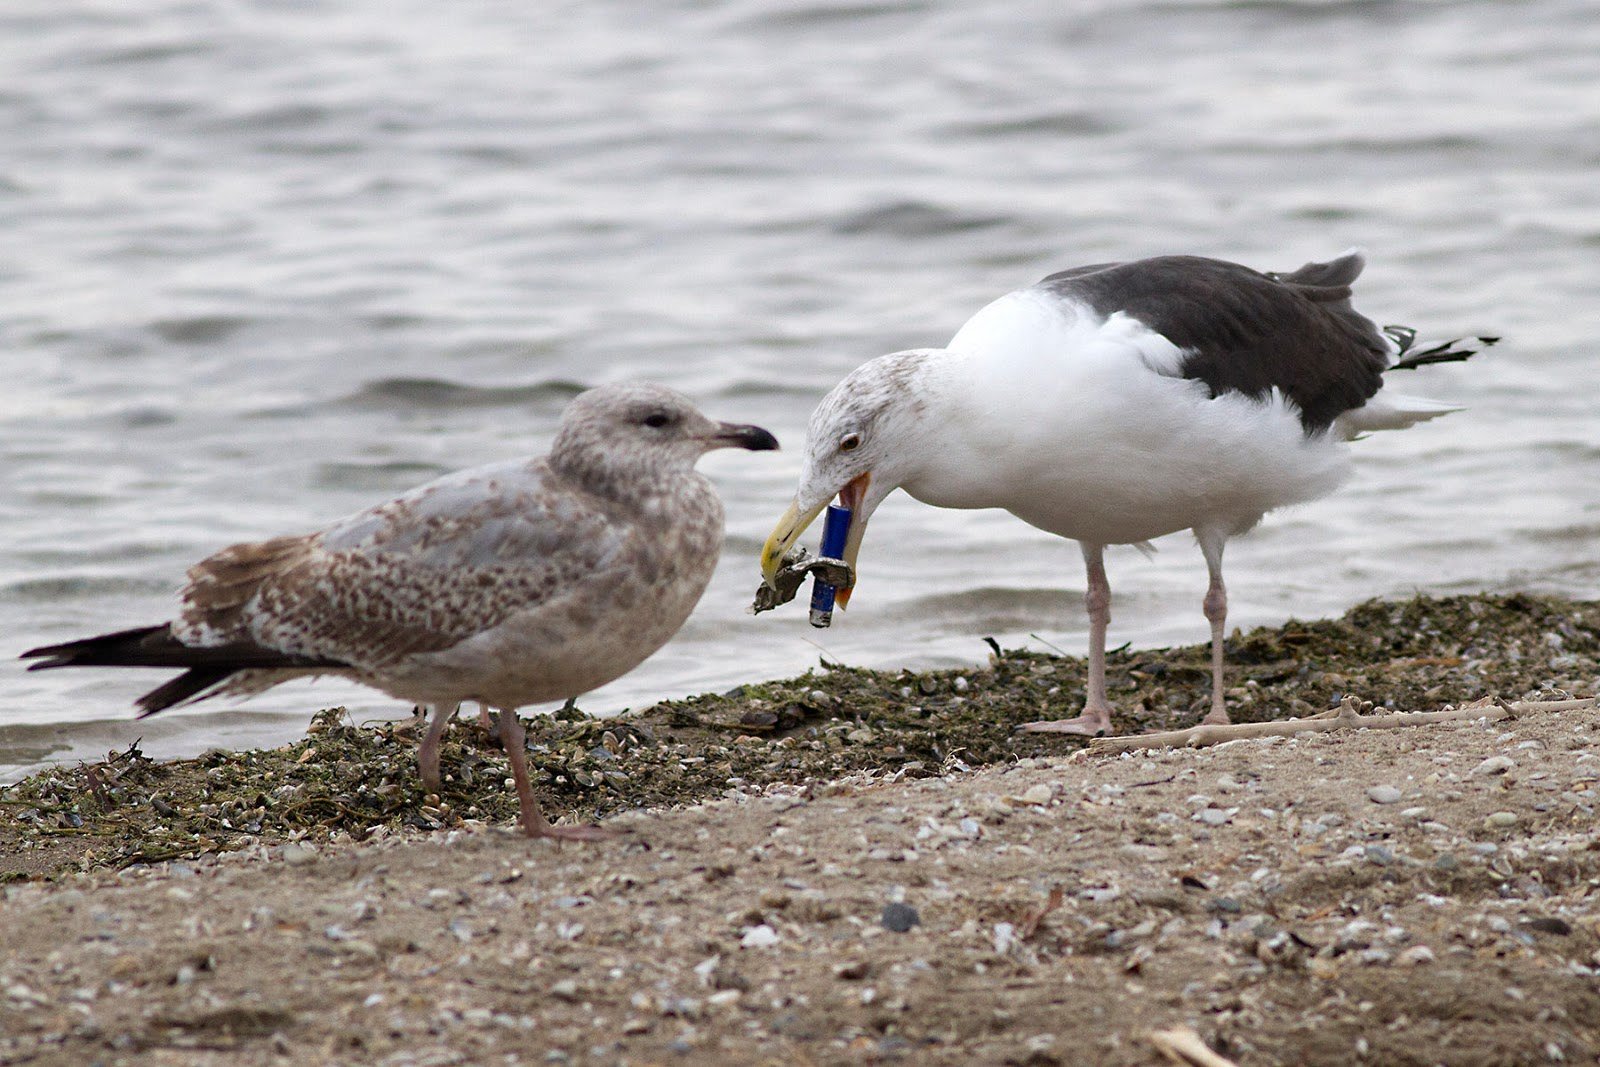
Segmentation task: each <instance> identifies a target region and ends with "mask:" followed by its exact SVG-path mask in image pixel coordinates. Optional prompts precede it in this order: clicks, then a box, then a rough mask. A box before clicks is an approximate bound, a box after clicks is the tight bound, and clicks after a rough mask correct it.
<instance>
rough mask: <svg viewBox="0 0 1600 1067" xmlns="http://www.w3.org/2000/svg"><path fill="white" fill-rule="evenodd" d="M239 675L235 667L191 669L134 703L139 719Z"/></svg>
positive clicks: (180, 702) (164, 709)
mask: <svg viewBox="0 0 1600 1067" xmlns="http://www.w3.org/2000/svg"><path fill="white" fill-rule="evenodd" d="M236 673H237V670H236V668H233V667H191V668H190V669H188V670H186V671H184V672H183V673H182V674H180V675H178V676H177V677H176V678H174V679H173V680H172V681H170V682H168V683H166V684H165V685H160V686H157V687H156V688H154V689H152V690H150V692H148V693H146V694H145V695H144V696H142V697H140V698H139V699H138V700H136V701H135V702H134V707H136V708H138V709H139V718H141V719H142V718H144V717H145V716H147V715H154V714H155V713H156V712H158V711H166V710H167V709H168V708H170V707H172V706H173V705H174V704H182V703H183V702H184V701H185V700H188V699H189V698H190V697H193V696H196V695H198V694H200V693H203V692H205V691H206V690H207V689H210V688H211V687H212V686H214V685H217V684H218V683H220V682H223V681H226V680H227V679H228V678H231V677H233V675H234V674H236Z"/></svg>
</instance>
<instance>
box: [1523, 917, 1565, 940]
mask: <svg viewBox="0 0 1600 1067" xmlns="http://www.w3.org/2000/svg"><path fill="white" fill-rule="evenodd" d="M1522 925H1523V926H1524V927H1526V928H1527V929H1529V930H1533V931H1536V932H1538V933H1541V934H1555V935H1556V936H1557V937H1566V936H1568V935H1569V934H1571V933H1572V926H1571V924H1570V923H1568V922H1567V921H1566V920H1565V919H1558V918H1556V917H1555V916H1554V915H1541V916H1539V918H1537V919H1529V920H1528V921H1527V922H1525V923H1523V924H1522Z"/></svg>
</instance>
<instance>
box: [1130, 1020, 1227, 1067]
mask: <svg viewBox="0 0 1600 1067" xmlns="http://www.w3.org/2000/svg"><path fill="white" fill-rule="evenodd" d="M1146 1040H1148V1041H1149V1042H1150V1044H1152V1045H1154V1046H1155V1048H1156V1051H1157V1052H1160V1053H1161V1054H1162V1055H1163V1056H1165V1057H1167V1059H1169V1060H1171V1061H1172V1062H1173V1063H1177V1064H1184V1065H1185V1067H1237V1065H1236V1064H1235V1063H1234V1062H1233V1061H1232V1060H1230V1059H1227V1058H1225V1057H1223V1056H1219V1055H1217V1054H1216V1053H1215V1052H1212V1051H1211V1049H1210V1048H1209V1047H1208V1046H1207V1045H1206V1043H1205V1042H1204V1041H1202V1040H1200V1035H1199V1034H1197V1033H1195V1032H1194V1031H1193V1030H1191V1029H1189V1028H1188V1027H1187V1026H1176V1027H1173V1028H1172V1029H1170V1030H1152V1031H1151V1032H1150V1034H1149V1035H1148V1036H1147V1038H1146Z"/></svg>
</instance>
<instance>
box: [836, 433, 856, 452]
mask: <svg viewBox="0 0 1600 1067" xmlns="http://www.w3.org/2000/svg"><path fill="white" fill-rule="evenodd" d="M860 447H861V435H860V434H858V433H847V434H845V435H844V436H843V437H841V438H839V451H840V452H854V451H855V450H856V449H858V448H860Z"/></svg>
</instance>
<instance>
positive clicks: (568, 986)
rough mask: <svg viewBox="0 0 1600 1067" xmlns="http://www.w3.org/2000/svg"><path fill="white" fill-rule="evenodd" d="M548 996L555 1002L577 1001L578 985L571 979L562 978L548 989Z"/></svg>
mask: <svg viewBox="0 0 1600 1067" xmlns="http://www.w3.org/2000/svg"><path fill="white" fill-rule="evenodd" d="M550 995H551V996H552V997H555V998H556V999H557V1000H565V1001H569V1002H570V1001H574V1000H577V999H578V983H577V982H575V981H574V980H572V979H571V978H563V979H561V981H559V982H556V983H555V984H554V985H552V986H551V987H550Z"/></svg>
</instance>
